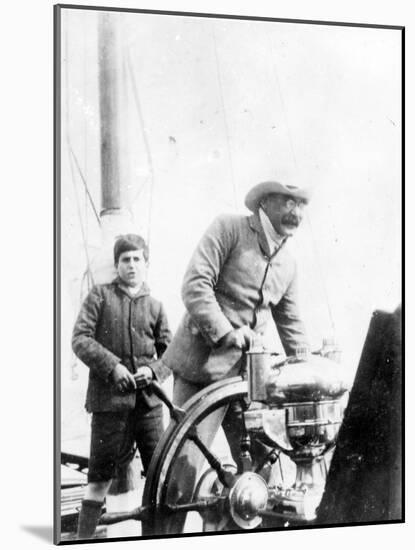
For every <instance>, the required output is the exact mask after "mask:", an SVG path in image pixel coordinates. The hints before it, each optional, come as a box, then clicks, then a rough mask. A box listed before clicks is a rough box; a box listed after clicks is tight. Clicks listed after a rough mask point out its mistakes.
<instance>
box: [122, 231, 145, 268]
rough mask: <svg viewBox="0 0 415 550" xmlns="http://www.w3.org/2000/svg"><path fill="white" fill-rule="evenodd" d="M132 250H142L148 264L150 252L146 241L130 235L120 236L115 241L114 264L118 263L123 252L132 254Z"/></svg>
mask: <svg viewBox="0 0 415 550" xmlns="http://www.w3.org/2000/svg"><path fill="white" fill-rule="evenodd" d="M131 250H142V251H143V256H144V259H145V261H146V262H148V255H149V251H148V246H147V244H146V241H145V240H144V239H143V237H140V235H134V234H133V233H128V234H127V235H120V236H119V237H117V240H116V241H115V244H114V263H115V264H117V263H118V260H119V259H120V256H121V254H122V253H123V252H130V251H131Z"/></svg>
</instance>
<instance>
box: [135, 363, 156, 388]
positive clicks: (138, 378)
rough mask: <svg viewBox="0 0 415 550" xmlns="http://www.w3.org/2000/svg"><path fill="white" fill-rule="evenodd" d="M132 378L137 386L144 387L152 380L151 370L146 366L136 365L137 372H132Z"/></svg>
mask: <svg viewBox="0 0 415 550" xmlns="http://www.w3.org/2000/svg"><path fill="white" fill-rule="evenodd" d="M134 379H135V382H136V384H137V388H145V387H146V386H148V385H149V384H150V382H151V381H152V380H153V371H152V370H151V369H150V367H147V366H143V367H138V369H137V372H136V373H135V374H134Z"/></svg>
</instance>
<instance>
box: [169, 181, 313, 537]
mask: <svg viewBox="0 0 415 550" xmlns="http://www.w3.org/2000/svg"><path fill="white" fill-rule="evenodd" d="M308 201H309V193H308V192H307V191H306V190H305V189H301V188H299V187H294V186H289V185H284V184H282V183H280V182H277V181H266V182H263V183H260V184H258V185H256V186H254V187H253V188H252V189H251V190H250V191H249V192H248V194H247V195H246V198H245V205H246V206H247V208H248V209H249V210H251V212H252V215H251V216H249V217H248V216H243V215H221V216H219V217H218V218H216V219H215V220H214V222H213V223H212V225H211V226H210V227H209V228H208V230H207V231H206V233H205V235H204V236H203V237H202V239H201V241H200V242H199V244H198V246H197V248H196V250H195V251H194V253H193V256H192V258H191V260H190V264H189V266H188V268H187V271H186V273H185V277H184V282H183V286H182V297H183V301H184V304H185V306H186V310H187V311H186V313H185V315H184V318H183V320H182V322H181V324H180V326H179V328H178V330H177V332H176V334H175V336H174V338H173V340H172V342H171V344H170V345H169V347H168V348H167V350H166V353H165V354H164V356H163V362H164V363H165V364H166V365H167V366H168V367H170V368H171V369H172V370H173V372H174V391H173V400H174V402H175V403H176V404H177V405H179V406H180V405H182V404H183V403H185V402H186V401H187V400H188V399H189V398H190V397H191V396H192V395H194V394H195V393H197V392H198V391H200V390H201V389H202V388H204V387H206V386H207V385H208V384H211V383H213V382H216V381H218V380H220V379H223V378H228V377H231V376H235V375H237V374H239V373H240V372H241V369H243V362H244V356H243V349H246V348H247V347H249V344H250V342H251V341H252V339H253V338H254V337H261V335H263V333H264V332H265V329H266V326H267V324H268V322H269V321H271V319H272V320H273V322H274V323H275V325H276V328H277V331H278V334H279V336H280V339H281V342H282V345H283V347H284V350H285V353H286V354H287V355H293V354H294V353H295V350H296V348H298V347H304V346H307V339H306V336H305V331H304V327H303V324H302V322H301V319H300V315H299V311H298V301H297V274H296V263H295V260H294V258H293V257H292V256H291V255H290V253H289V251H288V250H287V248H286V247H285V246H284V245H285V243H286V241H287V239H288V238H289V237H291V236H292V235H293V234H294V233H295V231H296V229H297V227H298V226H299V224H300V223H301V220H302V216H303V209H304V207H305V205H306V204H307V203H308ZM225 412H226V414H225ZM222 421H223V422H222ZM221 422H222V424H223V427H224V430H225V434H226V436H227V439H228V442H229V444H230V448H231V451H232V455H233V457H234V460H235V462H236V463H237V464H238V459H239V452H240V449H239V441H240V431H241V429H240V427H241V422H240V415H238V411H235V410H233V408H232V407H229V409H228V410H227V411H218V412H217V413H213V414H211V415H210V416H209V417H207V418H206V419H205V420H204V421H203V422H202V423H201V425H200V431H201V432H203V433H202V435H203V438H204V441H205V443H206V444H207V445H208V446H209V445H210V443H211V442H212V440H213V437H214V435H215V433H216V431H217V429H218V427H219V425H220V423H221ZM185 461H186V464H185V466H186V467H187V469H186V472H187V473H186V480H184V481H185V485H186V487H183V486H181V487H180V493H181V495H182V496H181V500H182V499H183V501H186V499H189V498H191V496H192V494H191V493H192V490H193V483H194V479H195V477H196V475H197V472H198V470H199V469H200V466H201V459H200V455H199V458H198V457H197V456H196V455H194V456H192V454H191V453H188V454H187V456H186V457H185ZM191 471H192V472H193V476H192V475H190V473H189V472H191ZM172 475H174V472H173V473H172ZM177 475H178V479H177V486H178V487H179V486H180V485H183V483H180V479H179V476H180V472H177ZM173 485H174V483H173ZM187 501H189V500H187ZM177 516H179V514H177ZM181 527H182V520H181V519H180V518H179V517H178V519H177V530H178V531H180V529H181Z"/></svg>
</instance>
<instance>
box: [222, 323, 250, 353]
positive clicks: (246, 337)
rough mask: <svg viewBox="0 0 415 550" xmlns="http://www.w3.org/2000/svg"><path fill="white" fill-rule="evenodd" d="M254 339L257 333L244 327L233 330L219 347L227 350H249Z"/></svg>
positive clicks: (226, 335)
mask: <svg viewBox="0 0 415 550" xmlns="http://www.w3.org/2000/svg"><path fill="white" fill-rule="evenodd" d="M254 337H255V332H254V331H253V330H252V329H250V328H249V327H248V326H246V325H244V326H243V327H240V328H237V329H234V330H231V331H230V332H228V333H227V334H225V336H224V337H223V338H221V339H220V340H219V345H220V346H224V347H226V348H231V347H233V348H238V349H248V348H249V346H250V345H251V342H252V340H253V339H254Z"/></svg>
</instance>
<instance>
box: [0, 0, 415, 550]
mask: <svg viewBox="0 0 415 550" xmlns="http://www.w3.org/2000/svg"><path fill="white" fill-rule="evenodd" d="M89 4H90V5H92V4H95V5H98V6H114V5H115V6H117V7H132V8H148V9H166V10H167V9H175V10H181V11H201V12H209V13H237V14H239V15H258V16H267V17H283V18H299V19H315V20H327V21H330V20H331V21H341V22H360V23H372V24H373V23H378V24H390V25H392V24H395V25H405V26H406V27H407V48H406V55H407V58H408V62H407V81H408V82H407V83H408V86H407V126H408V134H407V139H408V144H407V151H408V170H407V198H406V203H407V205H410V204H411V201H412V200H413V196H412V195H413V191H412V190H411V187H412V186H411V185H410V182H411V180H412V177H413V173H412V172H413V163H412V161H411V158H410V157H411V155H410V152H411V150H410V147H411V144H413V136H412V135H411V134H412V131H413V130H412V129H411V128H409V126H410V125H411V123H412V122H413V105H411V103H413V101H412V100H411V97H415V95H414V94H415V90H414V82H413V69H412V70H411V65H412V66H413V60H412V62H411V56H412V54H413V51H414V47H413V41H414V39H413V36H411V33H412V27H413V25H414V22H415V19H414V17H415V16H412V15H411V13H410V9H409V6H410V2H399V1H395V2H393V3H390V2H369V1H362V0H361V1H360V2H354V1H348V2H341V3H340V2H336V4H335V5H334V3H333V2H325V1H317V0H316V1H314V2H313V3H308V2H306V1H304V2H299V1H291V2H290V3H289V4H288V3H286V2H277V1H274V2H265V1H260V0H257V1H256V2H239V3H238V9H237V11H235V7H232V5H231V2H229V1H224V0H222V1H221V2H208V3H207V2H202V1H193V2H190V1H189V2H184V1H177V0H175V1H174V2H167V1H164V2H161V1H159V2H156V1H153V2H149V1H148V2H121V1H119V2H115V3H114V2H105V1H101V2H96V3H94V2H89ZM332 4H333V5H332ZM52 5H53V2H49V1H46V0H44V1H37V2H30V1H26V2H24V1H21V2H19V3H16V4H14V5H13V6H11V5H10V6H7V7H3V10H2V14H1V29H0V36H1V47H0V52H1V63H0V67H1V70H2V85H1V102H0V108H1V117H0V121H1V127H2V137H3V140H2V151H3V155H2V159H3V160H2V164H1V167H2V184H3V185H2V190H3V193H4V195H3V197H4V198H3V203H2V205H3V215H2V218H1V221H2V230H1V235H2V242H3V245H2V252H3V265H4V268H3V279H4V282H3V285H2V287H3V296H2V305H3V304H5V305H6V307H5V308H2V313H3V315H2V323H3V326H2V335H3V338H2V352H3V353H2V367H3V368H2V371H3V377H2V382H3V384H2V388H3V391H2V395H1V399H0V402H1V404H2V416H1V418H2V426H3V429H2V444H1V449H2V451H1V460H2V462H1V466H0V468H1V470H0V471H1V472H2V474H3V483H2V488H3V491H2V494H1V497H0V503H1V518H2V522H1V525H2V526H3V528H2V530H1V534H0V537H1V538H2V546H3V547H6V548H29V547H30V548H33V547H39V546H45V545H46V544H51V526H52V492H53V477H52V471H53V461H52V418H53V406H52V395H53V385H52V373H53V354H52V346H53V316H52V312H53V292H52V288H53V276H52V268H53V254H52V241H53V219H52V212H53V203H52V192H53V179H52V176H53V173H52V144H53V140H52V105H53V103H52V98H53V89H52ZM10 146H12V147H10ZM412 223H413V221H412V220H409V227H408V230H407V235H408V236H409V235H410V234H411V227H410V226H411V224H412ZM412 229H413V228H412ZM408 241H410V238H409V237H408ZM407 264H408V267H409V269H411V255H410V254H408V257H407ZM410 275H411V273H408V275H407V280H408V281H410V280H411V277H410ZM408 286H409V285H408ZM410 303H411V288H408V291H407V307H408V309H409V305H410ZM410 317H411V316H410V315H408V321H410ZM408 325H409V326H412V325H410V324H409V322H408ZM409 343H410V342H409ZM407 352H408V353H407V366H408V368H407V371H408V374H407V382H406V387H407V393H408V394H409V389H410V387H411V386H412V384H411V378H413V376H412V373H411V368H410V362H411V359H412V356H411V353H410V349H409V344H408V349H407ZM412 370H413V369H412ZM407 409H408V410H407V421H406V423H407V432H408V433H407V445H406V446H407V455H408V456H410V454H411V452H413V446H412V438H411V436H410V432H411V431H412V430H411V426H410V420H411V418H413V409H412V407H411V399H408V403H407ZM411 481H412V476H411V473H410V472H409V471H408V472H407V493H410V490H411ZM4 488H5V489H6V490H4ZM412 509H413V506H411V505H410V503H407V518H408V521H409V525H390V526H369V527H359V528H347V529H346V528H343V529H326V530H310V531H303V532H290V533H275V534H251V535H248V536H244V537H238V538H236V537H232V538H230V539H229V538H227V537H215V538H214V539H212V538H210V537H205V538H198V539H186V540H185V539H180V540H176V541H175V540H168V541H167V540H166V541H163V545H165V547H174V548H179V547H182V546H186V545H193V544H196V543H197V545H198V546H199V547H201V546H203V545H204V546H207V545H212V544H215V545H222V546H224V545H225V544H228V545H229V544H232V545H235V544H240V545H242V546H245V545H248V544H252V543H253V542H254V539H253V537H255V543H257V542H258V544H259V543H261V544H269V545H273V546H274V545H278V546H281V545H284V544H289V545H290V548H297V547H300V545H302V544H306V545H307V547H314V546H315V547H317V546H318V547H319V548H321V547H323V548H329V547H333V546H335V547H336V548H347V547H349V546H350V545H355V546H358V547H359V548H360V547H363V546H365V545H373V544H375V545H376V547H377V548H389V547H390V546H391V545H392V544H399V545H400V546H401V547H404V548H406V547H409V544H410V543H409V541H410V534H409V530H410V528H411V526H410V523H411V516H412ZM259 539H260V540H261V542H259ZM122 544H123V546H121V548H126V547H127V546H126V545H129V546H131V545H136V544H140V545H141V546H145V547H148V548H149V547H151V546H152V547H154V546H155V545H158V544H160V542H159V541H157V540H156V541H148V542H143V541H140V542H123V543H122ZM119 545H120V543H113V544H112V548H114V547H117V548H118V546H119ZM86 546H89V545H86Z"/></svg>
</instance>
